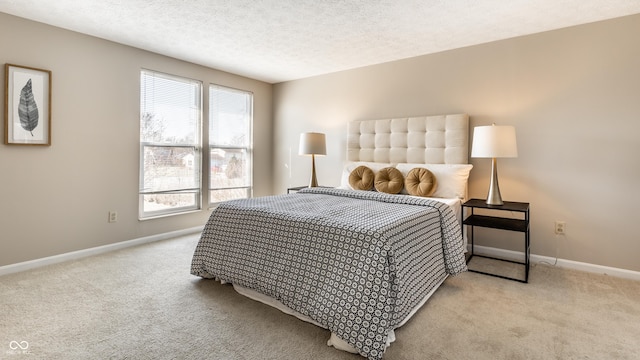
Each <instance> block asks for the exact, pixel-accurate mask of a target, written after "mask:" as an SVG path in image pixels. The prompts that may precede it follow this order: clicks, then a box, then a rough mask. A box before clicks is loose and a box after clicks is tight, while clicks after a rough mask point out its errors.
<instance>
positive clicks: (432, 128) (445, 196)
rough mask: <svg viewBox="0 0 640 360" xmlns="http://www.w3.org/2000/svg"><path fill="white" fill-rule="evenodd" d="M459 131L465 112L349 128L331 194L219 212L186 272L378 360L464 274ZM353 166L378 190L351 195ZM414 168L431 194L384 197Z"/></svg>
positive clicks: (277, 198) (253, 202)
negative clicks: (450, 280) (445, 285)
mask: <svg viewBox="0 0 640 360" xmlns="http://www.w3.org/2000/svg"><path fill="white" fill-rule="evenodd" d="M468 122H469V121H468V116H467V115H466V114H455V115H441V116H423V117H412V118H398V119H381V120H361V121H352V122H350V123H349V125H348V134H347V162H346V163H345V165H344V168H343V174H342V178H341V180H340V186H339V187H337V188H309V189H304V190H302V191H300V192H297V193H294V194H286V195H274V196H266V197H259V198H252V199H242V200H234V201H228V202H224V203H221V204H220V205H219V206H218V207H217V208H216V209H214V211H213V212H212V214H211V216H210V218H209V220H208V221H207V223H206V225H205V228H204V230H203V232H202V236H201V239H200V241H199V242H198V245H197V247H196V249H195V252H194V255H193V259H192V265H191V273H192V274H193V275H196V276H200V277H203V278H211V279H216V280H218V281H221V282H223V283H231V284H233V286H234V288H235V289H236V290H237V291H238V292H239V293H241V294H243V295H245V296H248V297H251V298H253V299H255V300H258V301H262V302H264V303H267V304H269V305H272V306H275V307H277V308H279V309H281V310H283V311H285V312H286V313H289V314H292V315H295V316H297V317H299V318H301V319H302V320H305V321H309V322H312V323H314V324H316V325H318V326H321V327H324V328H326V329H329V330H330V331H331V335H330V339H329V341H328V344H329V345H332V346H335V347H336V348H339V349H341V350H346V351H351V352H357V353H359V354H361V355H362V356H365V357H367V358H369V359H381V358H382V357H383V354H384V351H385V349H386V348H387V347H388V346H389V345H390V343H391V342H392V341H393V340H394V339H395V332H394V329H396V328H398V327H400V326H402V325H403V324H404V323H405V322H406V321H407V320H408V319H410V318H411V316H412V315H413V314H415V313H416V311H418V309H419V308H420V307H421V306H422V305H423V304H424V303H425V302H426V301H427V299H428V298H429V297H430V296H431V295H432V294H433V293H434V292H435V291H436V290H437V288H438V287H439V286H440V285H441V284H442V282H443V281H444V280H445V279H446V277H447V276H449V275H457V274H459V273H461V272H463V271H466V269H467V268H466V263H465V259H464V252H465V244H464V239H463V236H462V232H461V225H460V219H461V214H460V203H461V201H462V200H463V199H464V198H465V197H466V191H467V189H466V185H467V178H468V175H469V171H470V169H471V165H468V164H467V162H468V129H469V128H468ZM356 169H358V171H361V170H363V169H364V171H365V172H366V170H367V169H368V170H370V171H371V172H373V173H374V174H375V175H376V176H375V179H376V182H375V189H378V190H381V191H370V190H369V189H367V190H369V191H363V190H359V187H360V183H358V182H354V179H358V180H361V179H362V177H356V178H354V176H353V175H354V174H355V173H356ZM417 169H427V170H429V171H427V172H426V173H430V174H431V178H430V179H431V180H432V182H433V184H431V186H430V187H429V197H424V196H412V195H411V194H408V192H409V193H413V191H409V190H407V188H405V187H402V189H401V190H399V191H400V193H398V194H396V193H397V192H398V190H397V187H396V189H395V190H391V191H388V189H389V188H391V187H392V185H394V186H395V185H397V183H392V181H393V179H387V178H385V177H384V176H380V177H379V176H378V175H380V174H383V173H384V174H386V173H387V172H389V173H390V174H396V175H397V173H398V172H399V173H400V174H402V178H403V179H404V178H406V179H408V178H409V177H408V176H409V175H410V174H411V173H417ZM420 171H421V172H420V173H422V171H423V170H420ZM358 174H360V173H358ZM379 178H380V181H378V180H379ZM383 180H384V181H383ZM396 180H397V179H396ZM436 180H437V181H436ZM385 181H386V182H385ZM436 183H437V184H436ZM378 185H380V187H378ZM423 195H424V194H423Z"/></svg>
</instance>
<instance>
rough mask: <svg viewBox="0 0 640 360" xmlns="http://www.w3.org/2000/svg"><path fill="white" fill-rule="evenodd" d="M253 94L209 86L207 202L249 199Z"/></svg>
mask: <svg viewBox="0 0 640 360" xmlns="http://www.w3.org/2000/svg"><path fill="white" fill-rule="evenodd" d="M252 120H253V94H251V93H250V92H246V91H241V90H236V89H231V88H226V87H222V86H217V85H211V86H210V87H209V164H210V166H209V168H210V169H209V179H210V181H209V183H210V185H209V203H210V204H213V203H218V202H221V201H225V200H231V199H241V198H248V197H251V193H252V187H251V185H252V174H251V172H252V168H253V166H252V158H253V156H252V140H251V125H252Z"/></svg>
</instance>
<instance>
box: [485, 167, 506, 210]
mask: <svg viewBox="0 0 640 360" xmlns="http://www.w3.org/2000/svg"><path fill="white" fill-rule="evenodd" d="M487 204H488V205H504V203H503V202H502V196H500V186H499V185H498V162H497V160H496V158H491V183H490V184H489V193H488V194H487Z"/></svg>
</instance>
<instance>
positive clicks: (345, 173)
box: [338, 161, 393, 190]
mask: <svg viewBox="0 0 640 360" xmlns="http://www.w3.org/2000/svg"><path fill="white" fill-rule="evenodd" d="M362 165H364V166H366V167H368V168H369V169H371V170H373V172H374V173H375V172H376V171H378V170H380V169H382V168H385V167H389V166H393V165H392V164H389V163H375V162H368V161H349V162H346V163H345V164H344V166H343V167H342V176H341V177H340V186H339V187H338V188H339V189H347V190H353V188H352V187H351V185H350V184H349V176H351V172H352V171H353V170H354V169H355V168H357V167H358V166H362Z"/></svg>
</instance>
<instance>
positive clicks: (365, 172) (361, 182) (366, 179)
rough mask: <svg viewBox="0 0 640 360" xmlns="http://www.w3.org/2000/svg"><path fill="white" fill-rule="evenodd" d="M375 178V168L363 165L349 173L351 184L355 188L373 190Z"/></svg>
mask: <svg viewBox="0 0 640 360" xmlns="http://www.w3.org/2000/svg"><path fill="white" fill-rule="evenodd" d="M374 178H375V177H374V175H373V170H371V169H369V168H368V167H366V166H364V165H361V166H358V167H357V168H355V169H353V170H352V171H351V173H350V174H349V185H351V188H353V189H354V190H371V188H372V187H373V180H374Z"/></svg>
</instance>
